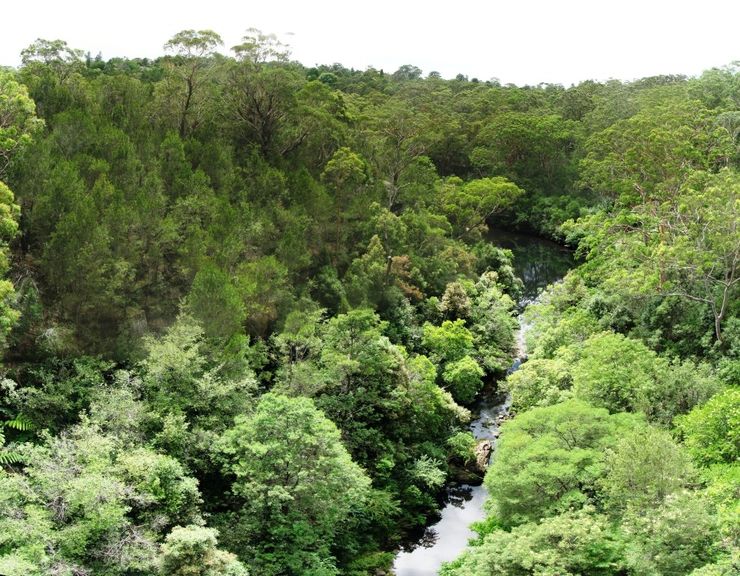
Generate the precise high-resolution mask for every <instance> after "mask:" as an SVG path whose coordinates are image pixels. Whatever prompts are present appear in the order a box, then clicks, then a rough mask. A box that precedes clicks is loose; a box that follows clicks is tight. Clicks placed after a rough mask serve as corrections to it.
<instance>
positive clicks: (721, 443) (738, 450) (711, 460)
mask: <svg viewBox="0 0 740 576" xmlns="http://www.w3.org/2000/svg"><path fill="white" fill-rule="evenodd" d="M678 427H679V430H681V433H682V434H683V437H684V443H685V445H686V448H688V450H689V453H690V454H691V456H692V457H693V458H694V460H695V461H696V462H697V463H698V464H700V465H703V466H711V465H713V464H721V463H728V464H732V463H733V462H735V463H736V462H737V461H738V458H740V390H738V389H737V388H730V389H728V390H726V391H724V392H722V393H721V394H717V395H716V396H715V397H714V398H712V399H710V400H709V401H708V402H707V403H706V404H704V405H703V406H698V407H696V408H694V410H692V411H691V412H690V413H689V414H687V415H686V416H683V417H681V418H680V419H679V421H678Z"/></svg>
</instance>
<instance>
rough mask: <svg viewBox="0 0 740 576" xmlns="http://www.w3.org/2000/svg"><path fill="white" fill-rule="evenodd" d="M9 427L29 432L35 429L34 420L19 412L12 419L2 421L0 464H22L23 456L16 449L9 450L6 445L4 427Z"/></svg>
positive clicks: (0, 427) (0, 425) (0, 423)
mask: <svg viewBox="0 0 740 576" xmlns="http://www.w3.org/2000/svg"><path fill="white" fill-rule="evenodd" d="M5 427H8V428H12V429H13V430H18V431H19V432H28V431H30V430H33V429H34V425H33V422H31V421H30V420H29V419H28V418H26V417H25V416H24V415H23V414H18V415H17V416H16V417H15V418H13V419H12V420H6V421H5V422H0V466H9V465H11V464H20V463H21V462H22V461H23V456H22V455H21V454H20V453H18V452H16V451H15V450H9V449H8V448H6V446H5V431H4V430H3V428H5Z"/></svg>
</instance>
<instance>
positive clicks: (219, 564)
mask: <svg viewBox="0 0 740 576" xmlns="http://www.w3.org/2000/svg"><path fill="white" fill-rule="evenodd" d="M217 536H218V531H217V530H214V529H213V528H205V527H203V526H194V525H191V526H185V527H182V526H176V527H175V528H173V529H172V532H170V533H169V534H168V535H167V537H166V538H165V541H164V544H163V545H162V552H161V555H162V558H161V564H160V574H161V575H162V576H249V573H248V572H247V569H246V568H244V566H243V565H242V563H241V562H239V561H238V560H237V559H236V556H234V555H233V554H230V553H229V552H224V551H222V550H219V549H218V548H217V547H216V545H217V543H218V542H217V540H216V537H217Z"/></svg>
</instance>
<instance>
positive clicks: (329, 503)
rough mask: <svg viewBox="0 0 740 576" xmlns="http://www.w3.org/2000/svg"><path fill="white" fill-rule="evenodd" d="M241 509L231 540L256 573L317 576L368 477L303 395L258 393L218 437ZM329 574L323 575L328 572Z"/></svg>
mask: <svg viewBox="0 0 740 576" xmlns="http://www.w3.org/2000/svg"><path fill="white" fill-rule="evenodd" d="M216 448H217V451H218V453H219V455H220V456H219V457H220V459H221V460H222V462H223V467H224V471H225V472H227V473H228V474H230V475H233V477H234V482H233V485H232V491H233V493H234V495H235V497H236V500H237V502H238V506H239V511H238V512H237V513H236V515H235V517H234V519H233V522H235V523H236V524H235V525H234V526H233V531H234V534H232V535H231V536H230V538H231V539H232V540H236V541H237V542H238V546H237V549H238V550H240V555H241V556H242V558H243V559H244V560H245V561H246V562H247V563H249V564H250V565H254V566H255V567H256V568H255V571H256V573H257V574H274V573H278V572H276V570H278V571H286V570H287V571H289V572H290V573H294V574H299V573H301V574H319V573H321V572H320V570H318V566H320V565H322V564H325V563H326V562H331V558H330V555H329V544H330V543H331V541H332V538H333V537H334V535H335V534H336V532H337V530H339V529H340V526H341V523H342V522H343V521H344V520H346V519H347V517H348V515H349V514H350V513H351V511H352V510H357V509H359V508H360V507H361V506H362V502H363V499H364V498H365V496H366V495H367V492H368V489H369V487H370V481H369V480H368V478H367V477H366V476H365V473H364V472H363V470H362V468H360V467H359V466H358V465H357V464H355V463H354V462H352V459H351V458H350V455H349V453H348V452H347V450H346V449H345V448H344V446H343V445H342V443H341V440H340V435H339V431H338V430H337V428H336V426H335V425H334V424H333V423H332V422H331V421H330V420H328V419H327V418H326V417H325V416H324V415H323V414H322V413H321V412H320V411H319V410H318V409H317V408H316V407H315V406H314V404H313V402H312V401H311V400H310V399H308V398H288V397H286V396H279V395H276V394H266V395H264V396H262V398H261V399H260V402H259V404H258V405H257V407H256V409H255V411H254V412H253V413H252V414H251V415H249V416H241V417H239V418H237V419H236V423H235V425H234V427H233V428H231V429H230V430H227V431H226V432H225V433H224V435H223V436H222V438H221V440H220V441H219V442H218V444H217V446H216ZM327 573H328V572H327Z"/></svg>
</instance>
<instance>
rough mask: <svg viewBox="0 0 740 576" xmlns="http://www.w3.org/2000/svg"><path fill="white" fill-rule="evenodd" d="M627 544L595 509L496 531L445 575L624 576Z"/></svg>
mask: <svg viewBox="0 0 740 576" xmlns="http://www.w3.org/2000/svg"><path fill="white" fill-rule="evenodd" d="M623 548H624V545H623V543H622V540H621V538H620V535H619V534H618V533H617V532H616V531H614V529H613V528H612V527H611V526H610V525H609V520H608V518H606V517H604V516H601V515H598V514H594V513H593V510H592V509H591V510H580V511H577V512H566V513H564V514H561V515H559V516H555V517H552V518H544V519H542V520H541V521H539V522H538V523H534V522H533V523H530V524H524V525H522V526H518V527H516V528H514V529H513V530H511V531H510V532H506V531H503V530H494V531H493V532H491V533H490V534H487V535H486V536H485V537H484V538H483V539H482V540H481V541H480V543H479V544H478V545H477V546H474V547H472V548H469V549H468V550H467V551H466V552H465V553H464V554H463V555H462V556H461V557H460V558H459V559H458V560H455V561H454V562H451V563H450V564H447V565H446V566H445V567H444V568H443V569H442V571H441V572H440V574H441V575H442V576H489V575H491V574H496V575H497V576H520V575H524V574H537V575H542V576H545V575H548V576H549V575H556V574H558V575H565V574H573V575H575V574H592V575H594V576H618V575H619V574H624V573H625V572H624V570H625V564H626V563H625V561H624V551H623Z"/></svg>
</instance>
